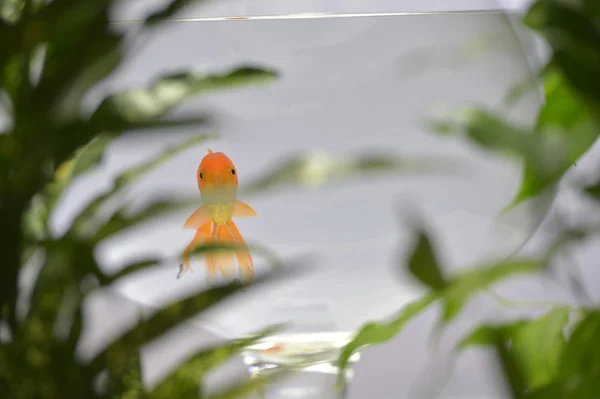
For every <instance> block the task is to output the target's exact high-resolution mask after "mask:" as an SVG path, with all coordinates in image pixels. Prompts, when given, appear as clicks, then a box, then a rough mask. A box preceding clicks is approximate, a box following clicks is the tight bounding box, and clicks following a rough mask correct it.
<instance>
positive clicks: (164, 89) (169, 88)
mask: <svg viewBox="0 0 600 399" xmlns="http://www.w3.org/2000/svg"><path fill="white" fill-rule="evenodd" d="M277 77H278V74H277V73H276V72H275V71H272V70H267V69H261V68H257V67H252V66H243V67H239V68H236V69H234V70H232V71H230V72H225V73H223V74H220V75H219V74H207V73H201V72H178V73H172V74H170V75H166V76H163V77H161V78H158V79H156V80H155V81H154V82H152V83H151V84H150V86H149V87H148V88H145V89H130V90H125V91H123V92H121V93H117V94H114V95H112V96H110V97H108V98H106V99H105V100H104V101H103V102H102V103H101V104H100V105H99V106H98V108H97V109H96V111H95V112H94V114H93V115H92V117H91V121H92V123H93V122H95V121H100V120H102V121H103V122H102V123H104V124H116V125H123V124H125V123H127V122H129V123H132V122H140V121H149V120H154V119H156V118H159V117H162V116H164V115H165V114H166V113H168V112H169V111H171V109H173V107H174V106H176V105H179V104H180V103H181V102H182V101H184V100H186V99H188V98H190V97H192V96H196V95H198V94H202V93H206V92H210V91H214V90H222V89H231V88H235V87H239V86H247V85H251V84H258V83H265V82H271V81H273V80H274V79H275V78H277ZM107 121H108V122H107Z"/></svg>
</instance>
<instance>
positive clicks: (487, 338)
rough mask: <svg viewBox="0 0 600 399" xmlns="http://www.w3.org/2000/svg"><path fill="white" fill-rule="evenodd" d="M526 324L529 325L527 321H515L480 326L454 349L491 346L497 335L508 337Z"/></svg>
mask: <svg viewBox="0 0 600 399" xmlns="http://www.w3.org/2000/svg"><path fill="white" fill-rule="evenodd" d="M527 323H529V320H517V321H514V322H511V323H505V324H496V325H490V324H484V325H481V326H479V327H477V328H475V329H474V330H473V331H471V332H470V333H469V334H467V336H466V337H464V338H463V339H461V340H460V342H459V343H458V345H457V346H456V348H457V349H466V348H468V347H471V346H493V345H494V344H495V342H496V338H497V337H496V335H497V334H498V333H500V334H502V336H503V337H510V336H512V334H513V333H514V332H515V331H516V330H518V329H520V328H522V327H523V326H525V325H527Z"/></svg>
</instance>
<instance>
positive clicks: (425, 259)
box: [408, 231, 446, 291]
mask: <svg viewBox="0 0 600 399" xmlns="http://www.w3.org/2000/svg"><path fill="white" fill-rule="evenodd" d="M416 241H417V242H416V244H415V245H414V247H413V249H412V250H411V251H410V255H409V259H408V270H409V271H410V272H411V273H412V275H413V276H415V277H416V278H417V279H418V280H419V281H421V282H422V283H423V284H425V285H427V286H428V287H430V288H431V289H433V290H436V291H439V290H443V289H444V288H445V287H446V279H445V278H444V276H443V275H442V270H441V269H440V265H439V262H438V260H437V256H436V254H435V250H434V248H433V246H432V244H431V241H430V239H429V236H428V235H427V234H426V233H425V232H423V231H420V232H419V234H418V237H417V240H416Z"/></svg>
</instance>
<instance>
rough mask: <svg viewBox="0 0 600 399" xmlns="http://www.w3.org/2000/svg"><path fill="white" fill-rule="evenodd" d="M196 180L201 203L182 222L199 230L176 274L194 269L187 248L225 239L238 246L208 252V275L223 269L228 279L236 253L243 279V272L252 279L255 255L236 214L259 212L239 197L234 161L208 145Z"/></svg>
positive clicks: (250, 214)
mask: <svg viewBox="0 0 600 399" xmlns="http://www.w3.org/2000/svg"><path fill="white" fill-rule="evenodd" d="M196 181H197V183H198V190H199V191H200V199H201V206H200V207H199V208H198V209H196V210H195V211H194V212H193V213H192V214H191V215H190V216H189V217H188V219H187V220H186V221H185V223H184V225H183V228H184V229H196V233H195V235H194V238H193V239H192V241H191V242H190V243H189V245H188V246H187V247H186V248H185V250H184V252H183V255H182V263H181V265H180V271H179V274H178V275H177V278H180V277H181V276H182V275H183V274H185V273H186V272H187V271H189V270H191V263H190V256H189V254H188V252H189V251H191V250H192V249H193V248H194V247H196V246H198V245H200V244H202V243H208V242H224V243H233V244H235V245H236V246H237V248H236V249H235V251H227V252H225V251H221V252H213V253H206V271H207V278H208V279H209V280H213V281H214V279H215V278H216V277H217V274H218V271H220V272H221V274H222V275H223V276H224V277H225V278H227V279H229V278H230V277H231V267H232V266H234V265H235V262H234V253H235V257H236V258H237V262H238V263H239V271H240V279H241V278H242V276H244V277H245V278H246V279H247V280H249V281H251V280H252V278H253V276H254V263H253V261H252V255H251V253H250V250H249V249H248V245H247V244H246V242H245V241H244V238H243V237H242V235H241V233H240V231H239V230H238V228H237V226H236V224H235V223H234V221H233V218H247V217H255V216H257V213H256V211H255V210H254V209H252V207H250V205H248V204H246V203H244V202H242V201H240V200H239V199H237V190H238V174H237V169H236V167H235V165H234V164H233V162H232V161H231V159H229V157H227V156H226V155H225V154H224V153H222V152H213V151H212V150H211V149H210V148H208V149H207V154H206V155H205V156H204V158H202V160H201V161H200V165H198V169H197V170H196Z"/></svg>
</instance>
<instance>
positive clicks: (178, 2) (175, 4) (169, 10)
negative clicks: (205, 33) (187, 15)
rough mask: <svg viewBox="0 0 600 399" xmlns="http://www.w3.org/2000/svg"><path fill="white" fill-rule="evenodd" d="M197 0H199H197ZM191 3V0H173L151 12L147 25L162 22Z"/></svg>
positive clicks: (196, 0)
mask: <svg viewBox="0 0 600 399" xmlns="http://www.w3.org/2000/svg"><path fill="white" fill-rule="evenodd" d="M195 2H199V1H198V0H195ZM190 3H191V1H190V0H171V1H170V2H169V4H168V5H166V6H164V7H163V8H162V9H160V10H159V11H155V12H153V13H152V14H150V15H149V16H148V17H147V18H146V21H145V25H146V26H149V27H152V26H154V25H157V24H160V23H161V22H164V21H166V20H168V19H170V18H171V17H173V16H174V15H175V14H177V13H178V12H179V11H181V10H182V9H184V8H185V7H187V6H188V5H190Z"/></svg>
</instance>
